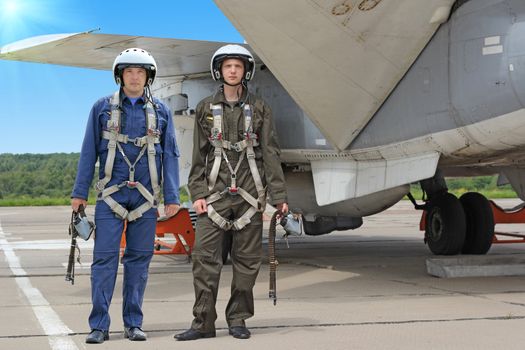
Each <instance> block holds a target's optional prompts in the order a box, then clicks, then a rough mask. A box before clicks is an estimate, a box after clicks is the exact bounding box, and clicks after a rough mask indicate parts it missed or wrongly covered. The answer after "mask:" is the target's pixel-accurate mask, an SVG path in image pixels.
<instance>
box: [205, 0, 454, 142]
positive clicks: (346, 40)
mask: <svg viewBox="0 0 525 350" xmlns="http://www.w3.org/2000/svg"><path fill="white" fill-rule="evenodd" d="M215 2H216V3H217V5H218V6H219V7H220V8H221V10H222V11H223V12H224V14H225V15H226V16H227V17H228V18H229V19H230V20H231V21H232V23H233V24H234V25H235V27H236V28H237V29H238V30H239V32H241V34H242V35H243V36H244V37H245V38H246V40H247V41H248V43H249V45H250V47H252V48H253V49H254V50H255V52H256V53H257V55H258V56H259V57H260V58H261V59H262V61H263V62H264V63H265V64H266V65H268V67H269V68H270V70H271V71H272V73H273V74H274V75H275V77H276V78H277V79H278V80H279V81H280V82H281V84H282V85H283V86H284V88H285V89H286V90H287V91H288V92H289V93H290V95H291V96H292V97H293V98H294V99H295V101H296V102H297V104H298V105H299V106H300V107H301V108H302V109H303V110H304V111H305V112H306V113H307V115H308V116H309V117H310V119H311V120H312V121H313V122H314V123H315V124H316V125H317V127H318V128H319V130H321V132H322V133H323V134H324V136H325V137H326V138H327V140H328V141H329V142H330V143H331V145H332V146H333V147H335V148H336V149H338V150H343V149H346V148H347V147H348V146H349V144H350V143H351V142H352V140H353V139H354V138H355V137H356V136H357V135H358V134H359V133H360V131H361V130H362V129H363V128H364V127H365V125H366V124H367V122H368V121H369V120H370V119H371V118H372V116H373V115H374V114H375V112H376V111H377V110H378V109H379V107H380V106H381V104H382V103H383V102H384V101H385V99H386V98H387V97H388V95H389V94H390V92H391V91H392V90H393V89H394V87H395V86H396V84H397V83H398V82H399V80H400V79H401V78H402V77H403V76H404V74H405V73H406V72H407V70H408V69H409V68H410V66H411V64H412V63H413V62H414V61H415V59H416V58H417V57H418V55H419V53H420V52H421V51H422V50H423V48H424V47H425V45H426V44H427V42H428V41H429V40H430V39H431V37H432V35H433V34H434V32H435V31H436V29H437V28H438V27H439V25H440V24H441V23H443V22H445V21H446V20H447V19H448V15H449V12H450V8H451V6H452V4H453V3H454V0H427V1H421V0H396V1H386V0H344V1H343V0H287V1H282V0H266V1H257V0H215Z"/></svg>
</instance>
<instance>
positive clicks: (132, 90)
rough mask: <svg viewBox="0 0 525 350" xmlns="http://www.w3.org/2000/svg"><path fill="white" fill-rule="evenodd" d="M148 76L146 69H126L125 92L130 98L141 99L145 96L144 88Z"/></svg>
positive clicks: (123, 77) (124, 73) (123, 74)
mask: <svg viewBox="0 0 525 350" xmlns="http://www.w3.org/2000/svg"><path fill="white" fill-rule="evenodd" d="M147 79H148V74H147V73H146V69H144V68H124V71H123V72H122V81H123V82H124V87H123V89H124V92H125V93H126V96H128V97H140V96H142V95H143V94H144V86H145V85H146V80H147Z"/></svg>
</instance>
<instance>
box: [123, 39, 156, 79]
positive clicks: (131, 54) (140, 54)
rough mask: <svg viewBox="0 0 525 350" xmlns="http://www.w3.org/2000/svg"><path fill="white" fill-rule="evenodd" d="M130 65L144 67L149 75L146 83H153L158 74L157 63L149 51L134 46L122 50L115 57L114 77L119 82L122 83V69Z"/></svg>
mask: <svg viewBox="0 0 525 350" xmlns="http://www.w3.org/2000/svg"><path fill="white" fill-rule="evenodd" d="M130 67H139V68H144V69H145V70H146V73H147V75H148V81H147V82H146V85H151V84H153V80H155V75H156V74H157V63H156V62H155V59H154V58H153V56H151V54H150V53H149V52H148V51H146V50H143V49H139V48H136V47H134V48H130V49H126V50H124V51H122V52H121V53H120V54H119V55H118V56H117V58H115V62H113V77H114V78H115V82H116V83H117V84H119V85H120V84H121V83H122V71H123V70H124V68H130Z"/></svg>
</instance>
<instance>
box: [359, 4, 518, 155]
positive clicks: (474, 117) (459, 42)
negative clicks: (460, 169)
mask: <svg viewBox="0 0 525 350" xmlns="http://www.w3.org/2000/svg"><path fill="white" fill-rule="evenodd" d="M524 21H525V6H524V5H523V2H522V1H507V0H477V1H468V2H467V3H466V4H464V5H463V6H461V7H460V8H459V9H458V10H457V11H456V12H455V13H453V14H452V16H451V18H450V20H449V21H448V22H447V23H445V24H443V25H442V26H441V28H440V29H439V30H438V32H437V33H436V34H435V36H434V37H433V38H432V40H431V41H430V43H429V44H428V45H427V47H426V48H425V50H424V51H423V52H422V54H421V55H420V56H419V58H418V59H417V61H416V62H415V63H414V65H413V66H412V68H411V69H410V70H409V72H408V73H407V74H406V76H405V77H404V78H403V80H401V82H400V83H399V84H398V86H397V88H396V89H395V90H394V92H393V93H392V94H391V95H390V96H389V98H388V99H387V100H386V102H385V103H384V104H383V106H382V107H381V109H380V110H379V111H378V112H377V113H376V115H375V116H374V118H373V119H372V120H371V121H370V122H369V124H368V125H367V126H366V128H365V129H364V130H363V132H362V133H361V134H360V135H359V136H358V137H357V138H356V140H355V141H354V142H353V144H352V145H351V146H350V149H361V148H366V147H374V146H379V145H385V144H389V143H392V142H398V141H400V140H405V139H411V138H415V137H420V136H424V135H428V134H431V133H436V132H439V131H443V130H449V129H454V128H457V127H461V126H465V125H469V124H473V123H476V122H480V121H483V120H487V119H489V118H493V117H496V116H499V115H503V114H506V113H510V112H513V111H515V110H517V109H520V108H523V107H524V106H525V104H524V99H525V97H524V96H525V22H524ZM493 36H500V37H501V38H500V43H501V45H502V48H503V52H502V54H493V55H483V54H482V52H483V48H484V46H485V42H484V41H485V38H487V37H493ZM494 46H497V45H494ZM511 64H512V65H513V66H512V68H510V67H511V66H510V65H511ZM510 69H513V70H512V74H510V73H511V72H510Z"/></svg>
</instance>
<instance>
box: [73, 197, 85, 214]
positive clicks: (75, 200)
mask: <svg viewBox="0 0 525 350" xmlns="http://www.w3.org/2000/svg"><path fill="white" fill-rule="evenodd" d="M81 204H82V205H83V206H84V209H86V207H87V200H85V199H83V198H71V208H72V209H73V211H74V212H75V213H78V207H80V205H81Z"/></svg>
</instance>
